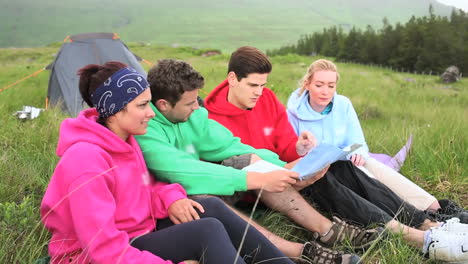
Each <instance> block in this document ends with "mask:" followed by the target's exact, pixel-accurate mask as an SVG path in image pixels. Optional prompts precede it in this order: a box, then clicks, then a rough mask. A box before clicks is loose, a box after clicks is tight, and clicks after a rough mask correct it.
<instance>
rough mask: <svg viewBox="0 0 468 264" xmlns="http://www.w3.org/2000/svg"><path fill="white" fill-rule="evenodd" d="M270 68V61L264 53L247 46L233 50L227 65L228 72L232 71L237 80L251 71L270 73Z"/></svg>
mask: <svg viewBox="0 0 468 264" xmlns="http://www.w3.org/2000/svg"><path fill="white" fill-rule="evenodd" d="M271 70H272V66H271V62H270V60H269V59H268V57H267V56H266V54H265V53H263V52H261V51H260V50H258V49H257V48H254V47H249V46H244V47H240V48H238V49H237V50H236V51H234V52H233V53H232V54H231V59H230V60H229V66H228V73H230V72H234V73H235V74H236V76H237V80H238V81H240V80H241V79H242V78H245V77H247V75H249V74H251V73H270V72H271Z"/></svg>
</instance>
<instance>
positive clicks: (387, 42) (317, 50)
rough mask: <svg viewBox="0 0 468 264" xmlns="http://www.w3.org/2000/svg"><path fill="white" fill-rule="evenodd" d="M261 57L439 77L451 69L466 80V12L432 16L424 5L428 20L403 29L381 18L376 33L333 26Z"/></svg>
mask: <svg viewBox="0 0 468 264" xmlns="http://www.w3.org/2000/svg"><path fill="white" fill-rule="evenodd" d="M267 53H268V55H272V56H273V55H285V54H288V53H295V54H301V55H322V56H327V57H335V58H336V60H337V61H346V62H356V63H363V64H377V65H382V66H388V67H392V68H394V69H397V70H400V71H410V72H418V73H426V74H437V73H442V72H444V70H445V69H446V68H447V67H448V66H450V65H455V66H457V67H459V68H460V72H462V73H463V76H468V13H465V12H464V11H462V10H461V9H458V10H457V9H454V10H453V11H452V13H451V15H450V17H445V16H436V15H435V14H434V12H433V9H432V6H430V7H429V15H428V16H424V17H418V18H416V17H414V16H413V17H411V19H410V20H409V21H408V22H406V23H405V24H404V25H403V24H401V23H397V24H396V25H395V26H392V25H391V24H390V23H389V21H388V20H387V19H386V18H384V19H383V27H382V28H381V29H380V30H374V29H373V28H372V26H367V28H366V29H365V30H362V29H357V28H355V27H353V28H352V29H351V30H349V31H348V32H345V31H344V30H343V29H342V28H341V27H336V26H333V27H330V28H325V29H323V31H322V32H316V33H313V34H308V35H303V36H301V38H300V39H299V40H298V41H297V43H296V44H293V45H286V46H283V47H281V48H279V49H275V50H269V51H267Z"/></svg>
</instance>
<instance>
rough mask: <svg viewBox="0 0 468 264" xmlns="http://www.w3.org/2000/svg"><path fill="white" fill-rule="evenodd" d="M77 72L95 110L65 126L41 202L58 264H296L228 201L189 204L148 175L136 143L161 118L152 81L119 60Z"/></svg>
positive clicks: (176, 191)
mask: <svg viewBox="0 0 468 264" xmlns="http://www.w3.org/2000/svg"><path fill="white" fill-rule="evenodd" d="M78 74H79V75H80V85H79V86H80V92H81V95H82V98H83V100H84V101H85V102H86V103H87V104H88V105H89V106H91V107H92V108H90V109H87V110H84V111H82V112H81V113H80V114H79V116H78V117H77V118H68V119H66V120H64V121H63V122H62V124H61V127H60V137H59V142H58V146H57V155H58V156H60V157H61V159H60V161H59V163H58V165H57V167H56V169H55V172H54V174H53V176H52V178H51V180H50V183H49V186H48V188H47V191H46V193H45V195H44V198H43V201H42V204H41V216H42V220H43V222H44V225H45V226H46V228H47V229H48V230H49V231H50V232H51V233H52V238H51V240H50V243H49V254H50V256H51V263H54V264H55V263H60V264H61V263H112V264H114V263H122V264H124V263H145V264H147V263H155V264H159V263H186V264H189V263H251V262H253V261H265V260H268V262H267V263H292V261H291V260H289V259H288V258H286V257H285V256H284V255H283V254H282V253H281V252H280V251H279V250H278V249H276V248H275V247H274V246H273V245H272V244H271V243H270V242H269V241H268V240H267V239H266V238H265V237H263V236H262V235H261V234H260V233H259V232H258V231H257V230H255V229H254V228H251V227H249V228H247V223H246V222H245V221H243V220H242V219H240V218H239V217H238V216H237V215H236V214H234V213H233V212H232V211H231V210H230V209H229V208H227V207H226V206H225V205H224V204H223V203H222V202H221V201H220V200H218V199H216V198H208V199H204V200H200V201H198V202H196V201H193V200H190V199H187V196H186V193H185V190H184V189H183V188H182V186H181V185H179V184H167V183H163V182H157V181H155V180H154V178H153V177H152V176H151V175H150V174H149V173H148V169H147V168H146V165H145V162H144V159H143V157H142V153H141V150H140V147H139V146H138V144H137V142H136V141H135V139H134V137H133V135H141V134H144V133H145V132H146V128H147V126H148V121H149V120H150V119H151V118H152V117H154V112H153V111H152V109H151V107H150V106H149V102H150V100H151V92H150V90H149V89H148V86H149V85H148V83H147V82H146V79H145V77H144V76H142V75H140V74H139V73H137V72H136V71H135V70H134V69H131V68H128V67H127V66H126V65H125V64H122V63H119V62H108V63H106V64H104V65H88V66H86V67H84V68H82V69H81V70H80V71H79V73H78ZM156 219H163V220H162V221H160V222H159V223H158V225H157V224H156ZM246 229H247V232H246V237H245V240H244V241H243V245H242V246H241V244H242V237H243V234H244V231H245V230H246ZM238 248H240V250H239V253H238V252H237V249H238ZM239 255H240V256H239Z"/></svg>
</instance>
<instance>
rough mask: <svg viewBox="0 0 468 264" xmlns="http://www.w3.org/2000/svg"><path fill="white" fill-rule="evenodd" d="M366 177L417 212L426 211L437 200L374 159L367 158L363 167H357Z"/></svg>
mask: <svg viewBox="0 0 468 264" xmlns="http://www.w3.org/2000/svg"><path fill="white" fill-rule="evenodd" d="M359 169H361V170H362V171H363V172H365V173H366V174H367V176H369V177H371V178H375V179H377V180H379V181H380V182H381V183H383V184H384V185H385V186H387V187H388V188H390V190H392V191H393V192H394V193H396V194H397V195H398V196H399V197H400V198H401V199H403V200H404V201H406V202H408V203H410V204H411V205H413V206H414V207H416V208H418V209H419V210H426V209H427V208H428V207H429V206H430V205H431V204H432V203H433V202H435V201H437V199H436V198H435V197H434V196H432V195H431V194H429V193H428V192H426V191H425V190H424V189H422V188H421V187H419V186H418V185H416V184H415V183H413V182H412V181H410V180H409V179H408V178H406V177H405V176H403V175H401V174H400V173H399V172H397V171H395V170H393V169H392V168H390V167H388V166H386V165H385V164H383V163H381V162H379V161H378V160H376V159H374V158H368V159H367V161H366V164H364V166H359Z"/></svg>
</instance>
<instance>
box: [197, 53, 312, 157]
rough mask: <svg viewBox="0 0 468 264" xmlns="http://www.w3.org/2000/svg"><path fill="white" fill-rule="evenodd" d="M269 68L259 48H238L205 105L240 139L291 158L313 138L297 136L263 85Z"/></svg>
mask: <svg viewBox="0 0 468 264" xmlns="http://www.w3.org/2000/svg"><path fill="white" fill-rule="evenodd" d="M271 69H272V66H271V64H270V62H269V61H268V58H267V57H266V56H265V55H264V54H263V53H262V52H261V51H259V50H257V49H255V48H253V47H241V48H239V49H238V50H237V51H236V52H234V53H233V55H232V57H231V60H230V62H229V70H228V76H227V79H226V80H224V81H223V82H222V83H221V84H219V85H218V86H217V87H216V88H215V89H214V90H213V91H212V92H211V93H210V94H209V95H208V96H207V97H206V99H205V107H206V108H207V110H208V112H209V118H211V119H214V120H216V121H218V122H219V123H221V124H222V125H223V126H225V127H226V128H228V129H229V130H230V131H231V132H232V133H233V134H234V136H236V137H239V138H240V139H241V141H242V143H244V144H247V145H251V146H252V147H254V148H266V149H269V150H271V151H273V152H275V153H276V154H278V155H279V157H280V159H281V160H283V161H286V162H292V161H295V160H297V159H298V158H299V157H300V156H303V155H305V154H306V153H305V152H306V151H307V150H308V149H310V145H315V144H316V141H315V138H314V136H313V135H312V134H311V133H310V132H308V131H305V132H303V133H302V134H301V135H300V136H299V138H298V137H297V135H296V134H295V132H294V130H293V128H292V126H291V125H290V124H289V122H288V116H287V114H286V110H285V108H284V106H283V105H282V104H281V102H280V101H279V100H278V98H277V97H276V95H275V94H274V93H273V92H272V91H271V90H270V89H268V88H266V87H264V86H265V84H266V82H267V78H268V75H269V73H270V72H271Z"/></svg>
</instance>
